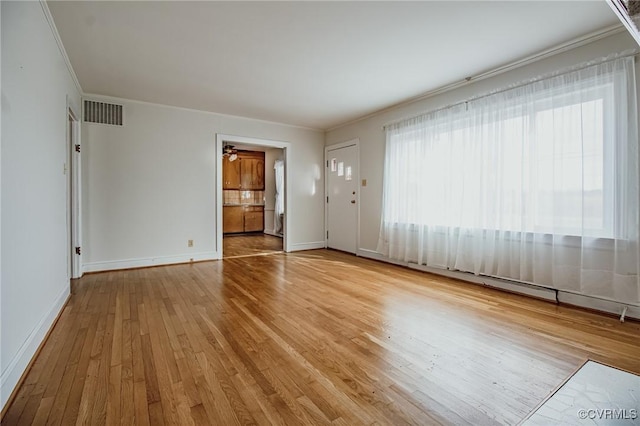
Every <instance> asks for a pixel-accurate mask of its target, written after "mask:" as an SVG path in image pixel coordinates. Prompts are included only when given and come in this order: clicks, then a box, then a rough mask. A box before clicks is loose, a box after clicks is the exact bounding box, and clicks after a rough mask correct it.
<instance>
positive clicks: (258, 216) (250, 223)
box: [244, 206, 264, 232]
mask: <svg viewBox="0 0 640 426" xmlns="http://www.w3.org/2000/svg"><path fill="white" fill-rule="evenodd" d="M257 231H264V207H257V206H251V207H245V211H244V232H257Z"/></svg>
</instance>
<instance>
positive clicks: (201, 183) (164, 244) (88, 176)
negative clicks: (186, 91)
mask: <svg viewBox="0 0 640 426" xmlns="http://www.w3.org/2000/svg"><path fill="white" fill-rule="evenodd" d="M86 97H87V98H90V99H97V100H106V101H112V102H114V103H119V104H122V105H124V126H122V127H116V126H107V125H100V124H90V123H85V124H83V134H82V137H83V153H82V155H83V157H82V158H83V164H82V166H83V169H82V170H83V176H82V178H83V219H84V221H83V238H84V252H83V262H84V270H85V271H94V270H106V269H115V268H122V267H133V266H145V265H153V264H163V263H174V262H184V261H189V259H194V260H202V259H213V258H216V256H217V249H216V158H217V155H218V153H217V152H216V149H215V145H216V144H215V142H216V133H222V134H228V135H237V136H244V137H253V138H261V139H270V140H277V141H285V142H290V143H291V159H292V161H291V164H290V169H289V170H290V172H291V173H292V175H293V179H292V182H293V184H292V187H291V188H290V191H291V200H292V203H291V204H292V205H291V206H289V213H290V216H289V221H288V238H289V241H290V243H291V247H292V249H293V250H300V249H307V248H317V247H323V246H324V238H323V232H324V229H323V224H324V216H323V215H324V205H323V193H324V187H323V179H322V176H321V166H322V161H323V155H324V132H322V131H316V130H310V129H305V128H300V127H293V126H287V125H282V124H277V123H270V122H265V121H259V120H252V119H246V118H240V117H233V116H226V115H220V114H212V113H207V112H201V111H194V110H188V109H183V108H175V107H168V106H162V105H155V104H149V103H143V102H137V101H129V100H124V99H112V98H102V97H99V96H91V95H87V96H86ZM190 239H191V240H194V245H193V247H187V240H190Z"/></svg>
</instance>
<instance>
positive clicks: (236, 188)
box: [222, 139, 285, 259]
mask: <svg viewBox="0 0 640 426" xmlns="http://www.w3.org/2000/svg"><path fill="white" fill-rule="evenodd" d="M284 173H285V150H284V149H283V148H276V147H270V146H263V145H251V144H246V143H239V142H236V141H234V140H233V139H230V140H224V141H223V146H222V203H223V204H222V231H223V234H222V236H223V238H222V249H223V250H222V252H223V258H225V259H228V258H234V257H246V256H260V255H269V254H274V253H282V252H283V250H284V247H283V236H284V214H285V211H284V205H285V203H284V196H285V188H284V183H285V179H284V176H285V175H284Z"/></svg>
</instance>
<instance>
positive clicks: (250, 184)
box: [240, 157, 264, 190]
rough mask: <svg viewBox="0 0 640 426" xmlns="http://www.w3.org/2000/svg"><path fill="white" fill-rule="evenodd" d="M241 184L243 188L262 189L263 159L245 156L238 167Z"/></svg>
mask: <svg viewBox="0 0 640 426" xmlns="http://www.w3.org/2000/svg"><path fill="white" fill-rule="evenodd" d="M240 171H241V172H242V173H241V186H242V189H244V190H264V160H263V159H261V158H253V157H246V158H243V159H242V164H241V168H240Z"/></svg>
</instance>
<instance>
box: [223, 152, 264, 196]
mask: <svg viewBox="0 0 640 426" xmlns="http://www.w3.org/2000/svg"><path fill="white" fill-rule="evenodd" d="M222 189H242V190H244V191H263V190H264V152H259V151H238V158H237V159H236V160H235V161H229V157H222Z"/></svg>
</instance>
